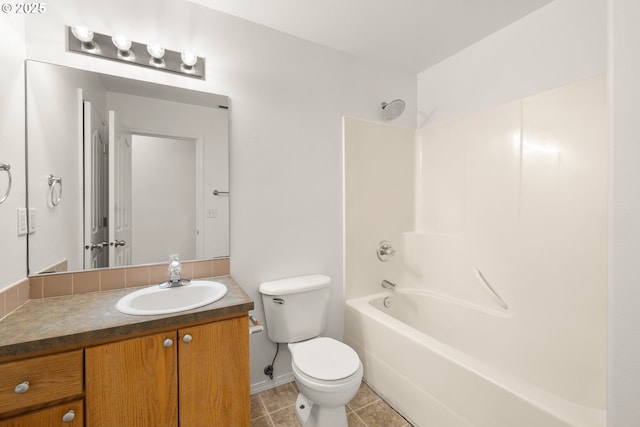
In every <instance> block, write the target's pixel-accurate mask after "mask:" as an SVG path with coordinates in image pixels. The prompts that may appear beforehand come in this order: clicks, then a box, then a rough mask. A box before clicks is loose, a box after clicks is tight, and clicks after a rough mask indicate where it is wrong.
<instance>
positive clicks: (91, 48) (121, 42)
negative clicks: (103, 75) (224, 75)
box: [66, 25, 205, 80]
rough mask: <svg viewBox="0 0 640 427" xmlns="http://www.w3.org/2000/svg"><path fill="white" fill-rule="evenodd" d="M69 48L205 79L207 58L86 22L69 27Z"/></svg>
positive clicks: (86, 53)
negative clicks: (92, 27) (94, 27)
mask: <svg viewBox="0 0 640 427" xmlns="http://www.w3.org/2000/svg"><path fill="white" fill-rule="evenodd" d="M66 30H67V50H69V51H70V52H74V53H82V54H85V55H91V56H97V57H100V58H104V59H111V60H114V61H118V62H127V63H129V64H135V65H139V66H142V67H148V68H153V69H156V70H160V71H167V72H171V73H175V74H180V75H183V76H188V77H195V78H197V79H202V80H204V69H205V59H204V58H202V57H198V56H197V55H196V54H195V53H193V52H191V51H189V50H184V51H182V53H180V52H177V51H173V50H169V49H165V48H164V47H163V46H162V45H161V44H159V43H156V42H153V43H148V44H146V45H145V44H143V43H137V42H134V41H132V40H131V39H129V38H128V37H126V36H125V35H123V34H119V33H116V34H115V35H114V36H108V35H106V34H100V33H94V32H93V31H91V30H90V29H89V28H88V27H87V26H86V25H74V26H73V27H66Z"/></svg>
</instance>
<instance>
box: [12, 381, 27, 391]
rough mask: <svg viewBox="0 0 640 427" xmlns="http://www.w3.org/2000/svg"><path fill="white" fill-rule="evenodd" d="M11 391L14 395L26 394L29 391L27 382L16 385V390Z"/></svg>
mask: <svg viewBox="0 0 640 427" xmlns="http://www.w3.org/2000/svg"><path fill="white" fill-rule="evenodd" d="M13 391H15V392H16V394H24V393H26V392H27V391H29V381H25V382H23V383H20V384H18V385H17V386H16V388H14V389H13Z"/></svg>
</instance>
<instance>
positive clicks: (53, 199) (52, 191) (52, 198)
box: [47, 175, 62, 208]
mask: <svg viewBox="0 0 640 427" xmlns="http://www.w3.org/2000/svg"><path fill="white" fill-rule="evenodd" d="M56 186H57V187H58V191H57V194H56ZM61 200H62V178H60V177H57V176H53V175H49V197H48V200H47V201H48V202H49V206H50V207H52V208H54V207H56V206H58V205H59V204H60V201H61Z"/></svg>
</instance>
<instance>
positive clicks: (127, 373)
mask: <svg viewBox="0 0 640 427" xmlns="http://www.w3.org/2000/svg"><path fill="white" fill-rule="evenodd" d="M215 280H217V281H220V282H223V283H224V284H225V285H226V286H227V288H228V293H227V295H226V296H225V297H224V298H222V299H221V300H219V301H217V302H215V303H212V304H209V305H207V306H204V307H201V308H198V309H194V310H189V311H185V312H180V313H174V314H169V315H155V316H131V315H126V314H122V313H120V312H118V311H117V310H116V308H115V304H116V302H117V301H118V300H119V299H120V298H121V297H122V296H123V295H126V294H127V293H130V292H132V290H131V289H122V290H117V291H108V292H102V293H92V294H80V295H70V296H64V297H56V298H47V299H42V300H31V301H29V302H27V303H26V304H25V305H24V306H22V307H21V308H19V309H18V310H16V311H15V312H14V313H12V314H11V315H10V316H8V317H7V318H5V319H3V320H2V321H0V427H9V426H11V427H22V426H25V427H26V426H30V427H31V426H56V425H61V426H78V427H79V426H87V427H89V426H96V427H98V426H125V425H126V426H130V427H134V426H150V425H153V426H169V427H178V426H179V427H186V426H229V425H233V426H248V425H249V418H250V416H249V411H250V391H249V321H248V311H249V310H251V309H253V301H252V300H251V299H250V298H249V297H248V296H247V295H246V294H245V293H244V291H243V290H242V289H241V288H240V287H239V286H238V285H237V284H236V283H235V282H234V281H233V279H231V278H230V277H218V278H216V279H215Z"/></svg>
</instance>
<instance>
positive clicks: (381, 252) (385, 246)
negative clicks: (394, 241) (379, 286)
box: [376, 240, 396, 262]
mask: <svg viewBox="0 0 640 427" xmlns="http://www.w3.org/2000/svg"><path fill="white" fill-rule="evenodd" d="M395 254H396V250H395V249H393V246H391V242H390V241H388V240H383V241H382V242H380V243H378V250H377V251H376V255H377V256H378V259H379V260H380V261H382V262H387V261H389V260H390V259H391V257H392V256H394V255H395Z"/></svg>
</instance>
